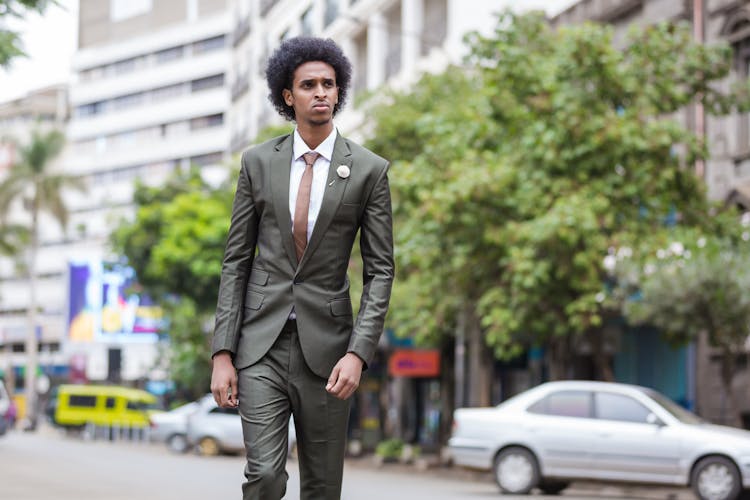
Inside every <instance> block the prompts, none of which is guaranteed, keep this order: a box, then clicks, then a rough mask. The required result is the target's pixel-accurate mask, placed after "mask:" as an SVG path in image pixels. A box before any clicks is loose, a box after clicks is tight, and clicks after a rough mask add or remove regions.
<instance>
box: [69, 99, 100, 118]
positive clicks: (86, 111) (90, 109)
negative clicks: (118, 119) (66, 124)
mask: <svg viewBox="0 0 750 500" xmlns="http://www.w3.org/2000/svg"><path fill="white" fill-rule="evenodd" d="M103 111H104V102H103V101H99V102H91V103H89V104H81V105H80V106H77V107H76V116H77V117H78V118H84V117H87V116H94V115H98V114H100V113H102V112H103Z"/></svg>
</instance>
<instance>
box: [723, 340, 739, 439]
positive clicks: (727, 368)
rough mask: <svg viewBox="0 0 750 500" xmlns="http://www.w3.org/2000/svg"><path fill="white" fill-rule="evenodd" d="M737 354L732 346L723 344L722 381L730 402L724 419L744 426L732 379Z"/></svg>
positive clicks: (732, 423)
mask: <svg viewBox="0 0 750 500" xmlns="http://www.w3.org/2000/svg"><path fill="white" fill-rule="evenodd" d="M735 364H736V363H735V355H734V352H733V351H732V349H731V348H729V347H726V346H722V348H721V383H722V386H723V388H724V394H725V395H726V398H727V403H729V409H728V411H727V413H726V414H725V415H723V417H724V420H725V421H726V423H727V424H729V425H733V426H735V427H742V418H741V416H740V407H739V403H738V402H737V398H736V397H735V395H734V391H733V390H732V380H733V378H734V368H735Z"/></svg>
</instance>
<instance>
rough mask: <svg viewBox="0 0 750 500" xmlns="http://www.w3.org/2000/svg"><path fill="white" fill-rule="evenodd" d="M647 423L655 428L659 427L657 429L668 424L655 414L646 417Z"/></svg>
mask: <svg viewBox="0 0 750 500" xmlns="http://www.w3.org/2000/svg"><path fill="white" fill-rule="evenodd" d="M646 422H648V423H649V424H651V425H655V426H657V427H664V426H665V425H666V424H665V423H664V421H662V419H660V418H659V417H657V416H656V415H655V414H653V413H649V414H648V415H647V416H646Z"/></svg>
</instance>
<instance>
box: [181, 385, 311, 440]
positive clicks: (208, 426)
mask: <svg viewBox="0 0 750 500" xmlns="http://www.w3.org/2000/svg"><path fill="white" fill-rule="evenodd" d="M198 403H199V407H198V409H197V410H196V411H195V412H193V413H192V414H191V415H190V416H189V417H188V425H187V438H188V443H189V445H191V446H195V448H196V450H197V451H198V453H200V454H201V455H218V454H219V453H223V452H229V453H232V452H234V453H236V452H240V451H244V450H245V441H244V440H243V438H242V420H241V419H240V414H239V411H238V410H237V408H220V407H219V406H218V405H217V404H216V401H214V398H213V396H212V395H210V394H209V395H207V396H205V397H203V398H202V399H201V400H200V401H199V402H198ZM296 443H297V437H296V433H295V430H294V422H293V420H292V419H291V418H290V419H289V436H288V452H289V453H291V452H292V450H293V449H294V447H295V446H296Z"/></svg>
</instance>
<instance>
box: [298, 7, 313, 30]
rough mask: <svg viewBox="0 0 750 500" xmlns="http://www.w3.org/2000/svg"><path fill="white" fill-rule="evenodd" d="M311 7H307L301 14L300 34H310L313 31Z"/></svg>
mask: <svg viewBox="0 0 750 500" xmlns="http://www.w3.org/2000/svg"><path fill="white" fill-rule="evenodd" d="M312 14H313V9H312V7H309V8H308V9H307V10H306V11H305V13H304V14H302V21H301V22H302V34H303V35H305V36H309V35H312V33H313V18H312Z"/></svg>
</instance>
